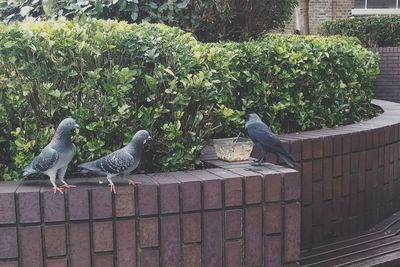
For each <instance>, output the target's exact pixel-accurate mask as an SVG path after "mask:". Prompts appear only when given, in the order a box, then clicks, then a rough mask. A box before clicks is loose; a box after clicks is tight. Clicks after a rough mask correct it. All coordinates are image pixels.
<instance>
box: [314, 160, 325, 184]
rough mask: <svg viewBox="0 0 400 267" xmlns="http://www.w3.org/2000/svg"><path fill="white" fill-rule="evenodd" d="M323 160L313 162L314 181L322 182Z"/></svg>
mask: <svg viewBox="0 0 400 267" xmlns="http://www.w3.org/2000/svg"><path fill="white" fill-rule="evenodd" d="M322 163H323V159H316V160H314V161H313V164H312V165H313V171H312V176H313V178H312V179H313V181H319V180H322V171H323V168H322V165H323V164H322Z"/></svg>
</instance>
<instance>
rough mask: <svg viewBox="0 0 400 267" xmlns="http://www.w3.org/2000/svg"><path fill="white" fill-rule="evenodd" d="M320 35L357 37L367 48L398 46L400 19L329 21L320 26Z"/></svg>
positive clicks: (396, 17) (364, 18)
mask: <svg viewBox="0 0 400 267" xmlns="http://www.w3.org/2000/svg"><path fill="white" fill-rule="evenodd" d="M320 33H321V34H322V35H346V36H353V37H357V38H358V39H360V41H361V42H362V43H363V44H364V45H365V46H367V47H376V46H380V47H385V46H398V45H399V43H400V17H399V16H373V17H356V18H350V19H344V20H337V21H329V22H325V23H323V24H322V25H321V28H320Z"/></svg>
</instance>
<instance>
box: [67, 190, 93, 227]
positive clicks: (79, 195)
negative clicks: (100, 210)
mask: <svg viewBox="0 0 400 267" xmlns="http://www.w3.org/2000/svg"><path fill="white" fill-rule="evenodd" d="M66 196H67V199H68V211H69V219H70V220H85V219H89V194H88V190H87V188H83V187H78V188H74V190H68V191H67V193H66Z"/></svg>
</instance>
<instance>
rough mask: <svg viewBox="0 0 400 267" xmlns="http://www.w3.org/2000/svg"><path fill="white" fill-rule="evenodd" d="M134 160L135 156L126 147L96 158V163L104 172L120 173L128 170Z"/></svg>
mask: <svg viewBox="0 0 400 267" xmlns="http://www.w3.org/2000/svg"><path fill="white" fill-rule="evenodd" d="M134 162H135V158H134V157H133V156H132V155H131V154H129V153H128V152H127V151H126V150H125V149H120V150H117V151H115V152H113V153H111V154H110V155H107V156H105V157H102V158H101V159H98V160H96V161H95V165H96V167H97V168H98V169H99V170H100V171H102V172H105V173H109V174H118V173H122V172H124V171H126V170H128V169H129V168H130V167H131V166H132V165H133V163H134Z"/></svg>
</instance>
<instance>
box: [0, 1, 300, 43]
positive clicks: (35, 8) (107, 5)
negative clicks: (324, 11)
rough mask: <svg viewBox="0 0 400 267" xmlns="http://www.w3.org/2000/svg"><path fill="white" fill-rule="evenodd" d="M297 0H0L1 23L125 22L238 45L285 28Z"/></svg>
mask: <svg viewBox="0 0 400 267" xmlns="http://www.w3.org/2000/svg"><path fill="white" fill-rule="evenodd" d="M296 4H297V0H211V1H210V0H201V1H200V0H140V1H138V0H103V1H99V0H87V1H77V0H43V1H39V0H26V1H10V0H0V20H1V21H5V22H8V21H13V20H21V19H24V18H27V17H34V18H38V17H39V18H46V17H47V18H49V17H54V16H63V17H67V18H73V17H75V16H80V15H82V14H83V15H85V16H88V17H94V18H101V19H118V20H125V21H127V22H141V21H143V20H146V21H149V22H157V23H159V22H162V23H165V24H168V25H171V26H179V27H181V28H183V29H185V30H186V31H190V32H192V33H194V34H195V35H196V36H197V38H198V39H199V40H203V41H215V40H239V39H244V38H249V37H255V36H258V35H260V34H261V33H263V32H265V31H268V30H271V29H275V28H277V27H282V26H284V23H285V22H286V21H288V20H289V19H290V17H291V14H292V12H293V9H294V7H295V5H296Z"/></svg>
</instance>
